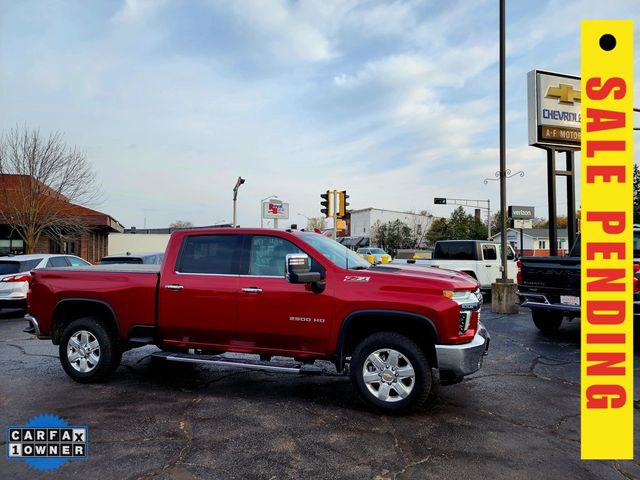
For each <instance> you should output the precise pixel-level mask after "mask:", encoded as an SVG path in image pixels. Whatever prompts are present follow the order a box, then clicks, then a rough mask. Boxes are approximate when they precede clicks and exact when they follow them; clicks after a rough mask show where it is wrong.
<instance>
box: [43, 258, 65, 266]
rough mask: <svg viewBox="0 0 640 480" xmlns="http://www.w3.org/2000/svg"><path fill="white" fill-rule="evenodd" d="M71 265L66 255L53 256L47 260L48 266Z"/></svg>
mask: <svg viewBox="0 0 640 480" xmlns="http://www.w3.org/2000/svg"><path fill="white" fill-rule="evenodd" d="M68 266H69V262H68V261H67V259H66V258H65V257H51V258H50V259H49V260H48V261H47V268H51V267H54V268H55V267H68Z"/></svg>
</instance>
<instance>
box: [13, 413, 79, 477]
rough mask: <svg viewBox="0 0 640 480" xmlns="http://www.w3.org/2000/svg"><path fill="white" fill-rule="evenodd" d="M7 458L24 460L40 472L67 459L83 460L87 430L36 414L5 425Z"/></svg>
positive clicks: (61, 420)
mask: <svg viewBox="0 0 640 480" xmlns="http://www.w3.org/2000/svg"><path fill="white" fill-rule="evenodd" d="M6 433H7V442H6V443H7V460H24V461H25V462H27V464H29V465H30V466H31V467H33V468H35V469H37V470H42V471H44V472H46V471H49V470H53V469H55V468H59V467H61V466H62V465H64V464H65V463H67V461H69V460H87V458H88V446H89V443H88V442H89V439H88V434H89V429H88V428H87V427H86V426H70V425H69V424H68V423H67V422H66V421H64V420H63V419H62V418H60V417H56V416H54V415H40V416H37V417H34V418H32V419H31V420H29V421H28V422H27V423H26V424H25V425H23V426H9V427H6Z"/></svg>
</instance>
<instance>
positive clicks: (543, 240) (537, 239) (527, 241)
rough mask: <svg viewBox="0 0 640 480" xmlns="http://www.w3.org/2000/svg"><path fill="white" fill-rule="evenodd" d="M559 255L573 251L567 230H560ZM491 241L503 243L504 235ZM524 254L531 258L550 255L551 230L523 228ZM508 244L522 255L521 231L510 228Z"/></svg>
mask: <svg viewBox="0 0 640 480" xmlns="http://www.w3.org/2000/svg"><path fill="white" fill-rule="evenodd" d="M557 235H558V254H560V255H562V254H565V255H566V254H567V253H568V251H569V250H570V249H571V245H569V238H568V235H569V234H568V232H567V229H565V228H562V229H558V232H557ZM491 239H492V240H493V241H495V242H498V243H499V242H501V241H502V234H501V233H497V234H495V235H492V236H491ZM522 239H523V242H522V243H523V250H524V251H523V254H524V255H530V256H547V255H549V250H550V247H551V246H550V243H549V230H547V229H546V228H523V229H522ZM507 242H508V243H509V244H510V245H511V246H512V247H513V249H514V250H515V251H516V252H518V253H520V229H518V228H509V229H507Z"/></svg>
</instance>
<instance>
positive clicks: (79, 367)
mask: <svg viewBox="0 0 640 480" xmlns="http://www.w3.org/2000/svg"><path fill="white" fill-rule="evenodd" d="M67 360H69V364H70V365H71V366H72V367H73V369H74V370H76V371H78V372H80V373H89V372H91V371H92V370H93V369H94V368H96V366H97V365H98V362H99V361H100V344H99V343H98V339H97V338H96V337H95V335H94V334H93V333H91V332H89V331H87V330H79V331H77V332H76V333H74V334H73V335H71V338H69V341H68V342H67Z"/></svg>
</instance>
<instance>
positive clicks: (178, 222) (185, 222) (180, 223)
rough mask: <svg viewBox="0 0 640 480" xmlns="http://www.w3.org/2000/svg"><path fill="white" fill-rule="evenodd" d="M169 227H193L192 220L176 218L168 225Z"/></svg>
mask: <svg viewBox="0 0 640 480" xmlns="http://www.w3.org/2000/svg"><path fill="white" fill-rule="evenodd" d="M169 228H193V222H190V221H189V220H176V221H175V222H173V223H172V224H171V225H169Z"/></svg>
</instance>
